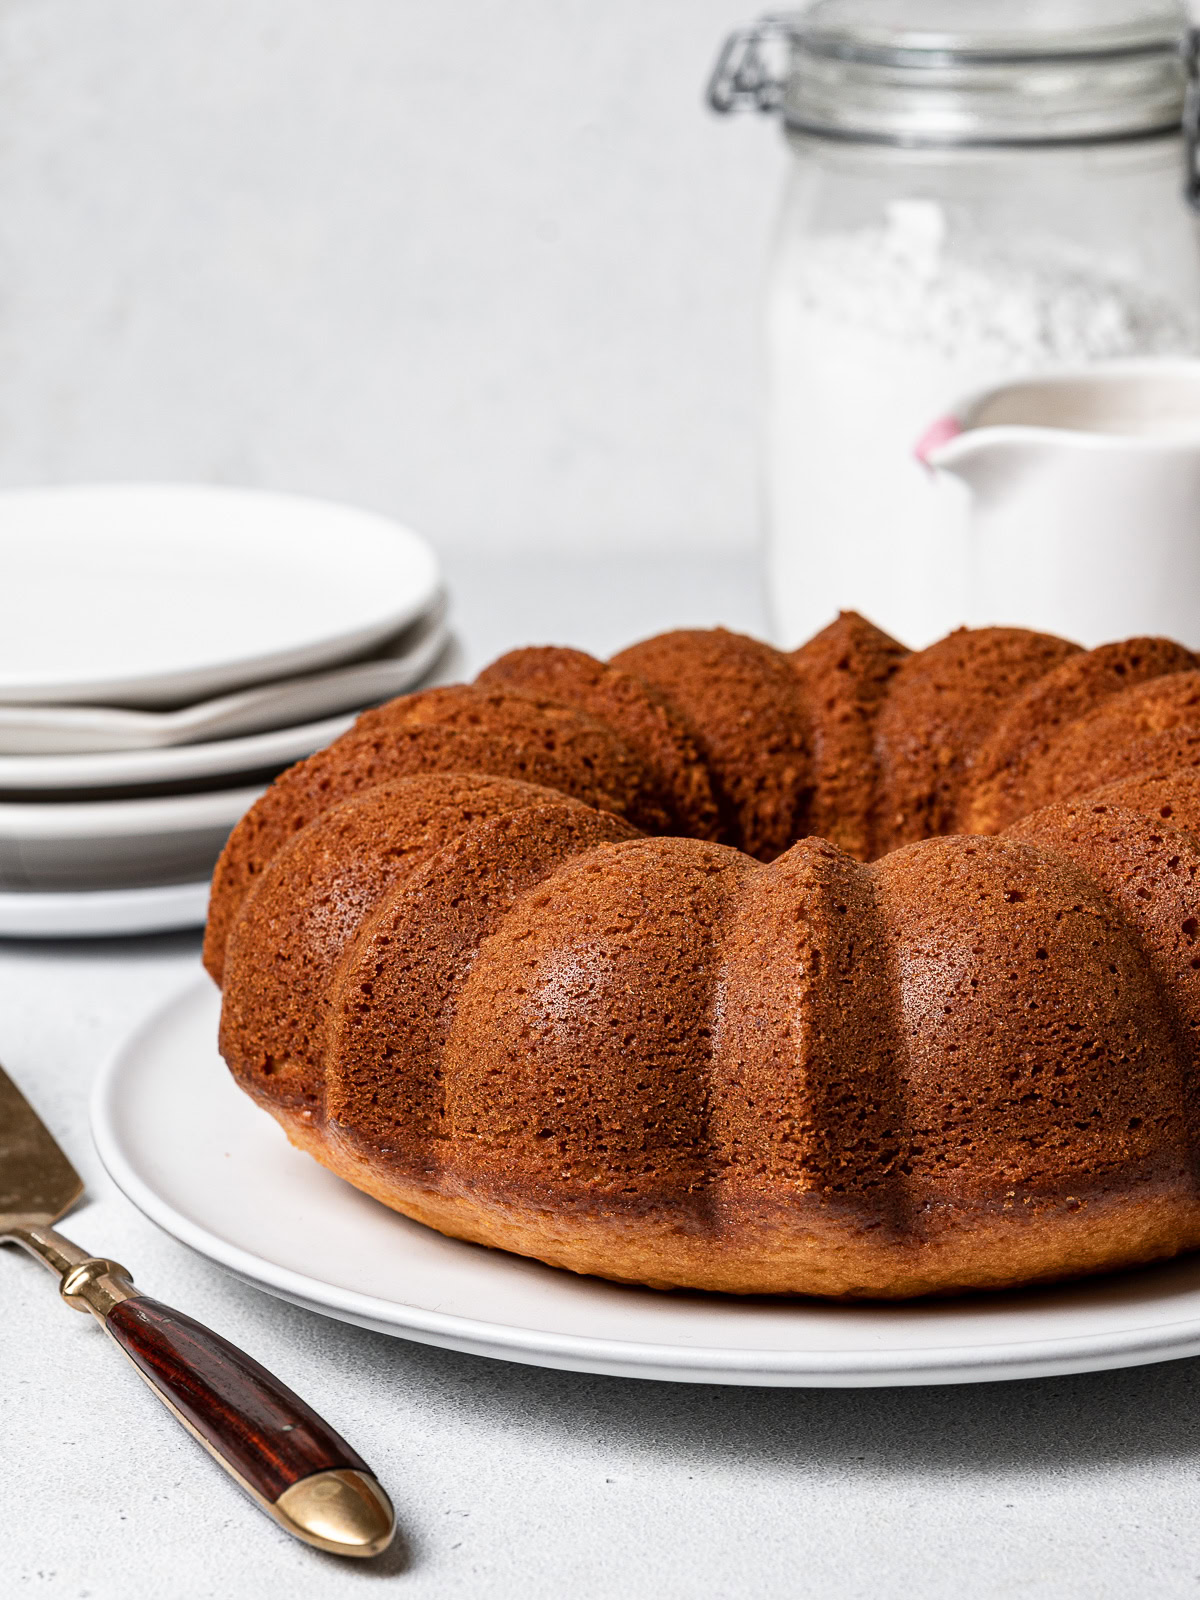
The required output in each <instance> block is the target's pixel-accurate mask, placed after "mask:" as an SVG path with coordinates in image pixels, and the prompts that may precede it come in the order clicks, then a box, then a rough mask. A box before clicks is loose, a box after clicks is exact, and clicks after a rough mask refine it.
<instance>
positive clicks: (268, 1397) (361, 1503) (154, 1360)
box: [104, 1294, 395, 1555]
mask: <svg viewBox="0 0 1200 1600" xmlns="http://www.w3.org/2000/svg"><path fill="white" fill-rule="evenodd" d="M104 1325H105V1327H106V1329H107V1331H108V1332H109V1333H110V1334H111V1335H112V1337H113V1339H115V1341H116V1342H117V1344H119V1345H120V1346H121V1348H122V1350H124V1352H125V1354H126V1355H127V1356H128V1357H129V1359H130V1360H131V1361H132V1362H133V1364H134V1365H135V1366H136V1367H137V1369H138V1371H139V1372H140V1373H141V1375H142V1377H143V1378H145V1380H146V1382H147V1383H148V1384H149V1385H150V1387H151V1388H152V1389H153V1390H154V1391H155V1392H156V1394H157V1395H158V1396H159V1398H160V1399H161V1400H162V1401H163V1402H164V1404H166V1405H167V1406H168V1407H169V1408H170V1410H171V1411H173V1412H174V1413H175V1415H176V1416H177V1417H178V1418H179V1420H180V1421H181V1422H182V1423H183V1424H184V1426H185V1427H186V1428H187V1429H188V1430H189V1431H190V1432H191V1433H193V1434H194V1435H195V1436H196V1438H198V1439H199V1440H200V1442H201V1443H202V1444H203V1445H204V1446H205V1447H206V1449H208V1450H209V1451H210V1452H211V1454H212V1455H213V1456H215V1457H216V1459H217V1460H218V1461H219V1462H220V1463H221V1464H222V1466H224V1467H225V1469H226V1470H227V1471H228V1472H229V1473H230V1474H231V1475H232V1476H233V1477H234V1478H236V1479H237V1481H238V1482H239V1483H240V1484H241V1485H242V1487H243V1488H244V1489H246V1490H247V1491H248V1492H249V1493H250V1494H251V1495H252V1496H253V1498H254V1499H255V1500H256V1501H257V1502H258V1503H259V1505H261V1506H262V1507H263V1509H264V1510H265V1511H267V1512H268V1513H269V1514H270V1515H271V1516H272V1517H274V1518H275V1520H276V1521H277V1522H280V1523H281V1524H282V1525H283V1526H284V1527H286V1528H287V1529H288V1531H289V1532H290V1533H294V1534H296V1535H297V1537H299V1538H302V1539H305V1540H307V1542H308V1543H310V1544H316V1545H318V1546H319V1547H320V1548H321V1549H325V1550H333V1551H335V1552H337V1553H338V1554H341V1555H377V1554H378V1553H379V1551H380V1550H383V1549H385V1548H386V1547H387V1545H388V1543H389V1542H390V1541H391V1537H392V1533H393V1531H394V1525H395V1524H394V1518H393V1515H392V1508H391V1505H390V1503H389V1501H388V1498H387V1496H386V1495H385V1494H384V1492H383V1490H382V1489H381V1488H380V1486H379V1484H378V1483H377V1481H376V1479H375V1477H374V1474H373V1473H372V1472H371V1469H370V1468H369V1467H368V1466H367V1464H366V1462H365V1461H364V1460H363V1459H362V1457H361V1456H360V1455H359V1454H358V1453H357V1452H356V1451H354V1450H352V1449H351V1448H350V1446H349V1445H348V1444H347V1443H346V1441H345V1440H344V1439H342V1438H341V1437H340V1436H339V1435H338V1434H336V1433H335V1432H334V1431H333V1429H332V1428H331V1427H330V1426H329V1425H328V1423H326V1422H323V1421H322V1419H321V1418H320V1417H319V1416H318V1415H317V1413H316V1412H315V1411H313V1410H312V1408H311V1407H310V1406H307V1405H305V1403H304V1401H303V1400H301V1399H300V1397H299V1395H297V1394H293V1392H292V1391H291V1390H290V1389H289V1388H288V1387H287V1386H286V1384H283V1383H280V1381H279V1379H278V1378H275V1377H273V1376H272V1375H271V1373H269V1372H268V1371H267V1370H266V1368H265V1367H262V1366H260V1365H259V1364H258V1362H257V1361H254V1360H253V1359H252V1358H251V1357H250V1356H248V1355H246V1353H245V1352H244V1351H242V1350H239V1349H238V1348H237V1346H236V1345H232V1344H230V1343H229V1341H228V1340H227V1339H222V1338H221V1336H220V1335H219V1334H216V1333H213V1332H212V1331H211V1330H210V1329H208V1328H206V1327H204V1326H203V1324H201V1323H199V1322H196V1321H194V1320H193V1318H191V1317H188V1316H185V1315H184V1313H183V1312H181V1311H174V1310H172V1309H171V1307H170V1306H164V1305H162V1304H160V1302H159V1301H157V1300H152V1299H150V1298H149V1297H148V1296H146V1295H141V1294H134V1295H132V1296H130V1298H128V1299H125V1300H120V1301H118V1302H117V1304H115V1305H113V1306H112V1308H111V1310H109V1311H108V1314H107V1316H106V1317H105V1319H104Z"/></svg>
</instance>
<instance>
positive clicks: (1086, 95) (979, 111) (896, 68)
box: [709, 0, 1189, 146]
mask: <svg viewBox="0 0 1200 1600" xmlns="http://www.w3.org/2000/svg"><path fill="white" fill-rule="evenodd" d="M901 9H902V11H903V15H902V17H901V16H898V15H897V12H898V11H900V10H901ZM1188 37H1189V34H1188V17H1187V11H1186V9H1185V8H1184V5H1183V4H1182V3H1181V0H1005V3H1004V4H1003V5H999V4H997V3H996V0H919V3H913V4H907V5H905V6H904V7H903V8H899V7H897V6H896V5H895V3H894V0H817V3H816V4H815V5H813V6H811V7H810V8H809V9H808V10H806V11H803V12H798V13H789V14H784V15H776V16H769V17H765V18H763V19H762V21H761V22H759V23H758V24H757V25H756V26H755V27H753V28H748V29H744V30H741V31H740V32H739V33H736V34H734V35H733V36H732V37H731V38H730V39H729V41H728V42H727V44H726V46H725V50H724V52H723V54H722V57H721V61H720V62H719V63H718V67H717V71H716V73H715V74H714V77H713V80H712V83H711V85H710V89H709V97H710V100H711V102H712V104H713V105H714V106H715V107H716V109H717V110H721V111H727V110H735V109H738V108H739V107H743V106H747V105H752V106H754V107H756V108H757V109H760V110H780V111H781V112H782V114H783V118H784V121H785V123H786V124H787V126H788V128H789V129H792V130H794V131H797V132H801V133H807V134H813V135H818V136H823V137H826V138H842V139H860V140H874V141H882V142H885V143H895V144H905V145H935V146H936V145H993V144H1059V143H1064V144H1074V143H1081V142H1091V141H1109V140H1117V139H1130V138H1147V137H1153V136H1156V135H1162V134H1165V133H1172V132H1175V131H1177V130H1178V129H1179V126H1180V123H1181V120H1182V116H1183V107H1184V96H1185V90H1186V86H1187V68H1186V65H1185V51H1184V44H1185V41H1186V40H1187V39H1188Z"/></svg>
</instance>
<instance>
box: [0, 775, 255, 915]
mask: <svg viewBox="0 0 1200 1600" xmlns="http://www.w3.org/2000/svg"><path fill="white" fill-rule="evenodd" d="M262 790H263V786H262V785H261V784H257V785H255V786H254V787H253V788H240V789H217V790H215V791H212V792H209V793H204V794H173V795H165V796H161V797H159V796H155V797H154V798H153V799H146V800H91V801H82V802H79V803H71V804H66V805H63V804H59V803H58V802H56V801H51V802H45V803H40V804H39V803H34V804H15V805H9V804H0V888H2V889H4V890H7V891H17V892H24V891H42V892H46V891H59V892H61V891H64V890H71V891H79V890H98V889H140V888H153V887H158V886H160V885H167V884H181V883H182V884H191V883H196V882H198V881H199V880H200V879H202V878H203V879H207V878H208V877H209V876H210V875H211V873H212V869H213V866H214V865H215V863H216V859H217V857H218V856H219V855H220V853H221V847H222V845H223V844H224V843H225V840H226V839H227V838H228V837H229V833H230V830H231V829H232V828H233V827H234V825H235V823H237V822H238V821H239V820H240V818H241V817H242V816H243V815H244V814H245V813H246V812H247V811H248V810H249V809H250V807H251V806H252V805H253V804H254V802H255V800H257V799H258V797H259V795H260V794H261V793H262Z"/></svg>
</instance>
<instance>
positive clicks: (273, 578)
mask: <svg viewBox="0 0 1200 1600" xmlns="http://www.w3.org/2000/svg"><path fill="white" fill-rule="evenodd" d="M447 650H448V635H447V631H446V623H445V600H444V597H443V595H442V591H441V588H440V583H439V576H438V568H437V562H436V560H435V558H434V555H433V552H432V551H431V550H430V549H429V547H428V546H427V545H426V544H425V543H424V542H423V541H422V540H420V539H418V538H417V537H416V535H415V534H413V533H411V532H409V531H408V530H407V529H406V528H402V527H400V526H399V525H398V524H396V523H394V522H391V521H389V520H388V519H387V518H384V517H381V516H376V515H374V514H372V513H369V512H365V511H358V510H352V509H350V508H348V507H345V506H338V505H331V504H328V503H325V502H322V501H318V500H308V499H302V498H300V497H297V496H291V495H279V494H267V493H261V492H257V491H248V490H235V489H220V488H211V487H199V486H190V485H155V484H134V485H125V484H110V485H101V486H95V487H90V486H89V487H80V488H62V489H31V490H14V491H7V492H2V493H0V935H8V936H23V937H39V936H40V937H58V936H64V935H72V934H78V935H90V934H107V933H134V932H151V931H157V930H161V929H166V928H179V927H187V926H192V925H195V924H198V923H200V922H202V921H203V918H204V910H205V905H206V902H207V896H208V880H209V877H210V874H211V872H212V868H213V864H214V863H215V861H216V858H217V855H218V854H219V852H220V849H221V846H222V844H223V843H224V841H225V838H226V837H227V835H228V833H229V831H230V829H231V828H232V827H233V825H234V824H235V823H236V822H237V820H238V818H239V817H240V816H241V815H242V814H243V812H244V811H245V810H246V809H247V807H248V806H249V805H250V804H251V803H252V802H253V801H254V799H255V798H256V797H257V796H258V795H259V794H260V793H261V792H262V790H263V788H264V787H265V786H266V784H267V783H268V782H269V781H270V779H271V778H272V777H273V776H274V775H275V774H276V773H277V772H279V771H281V770H282V769H283V768H284V767H286V766H289V765H290V764H291V763H292V762H293V761H297V760H299V759H300V758H301V757H303V756H306V755H309V754H311V753H312V752H313V751H314V750H317V749H319V748H320V747H321V746H322V745H324V744H328V743H329V741H330V740H331V739H333V738H336V736H337V735H338V734H339V733H341V732H342V731H343V730H344V729H345V728H347V727H348V726H349V725H350V723H351V722H352V721H353V718H354V715H355V713H356V712H357V711H359V710H361V709H362V708H363V707H364V706H368V705H374V704H377V703H378V702H380V701H382V700H387V699H390V698H391V697H392V696H393V695H396V694H400V693H402V692H403V691H404V690H406V689H410V688H412V687H414V686H415V685H416V684H417V683H419V682H421V681H422V680H423V679H427V678H428V677H429V676H430V674H431V673H433V672H434V671H435V669H437V668H439V667H441V668H442V669H443V670H444V668H445V665H446V656H447Z"/></svg>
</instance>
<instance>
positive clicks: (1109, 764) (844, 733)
mask: <svg viewBox="0 0 1200 1600" xmlns="http://www.w3.org/2000/svg"><path fill="white" fill-rule="evenodd" d="M205 961H206V965H207V966H208V969H209V971H210V972H211V974H212V976H213V977H214V978H215V979H216V981H217V982H218V983H220V984H221V985H222V988H223V1006H222V1017H221V1041H220V1042H221V1050H222V1053H223V1054H224V1057H225V1059H226V1061H227V1062H228V1064H229V1067H230V1069H231V1071H232V1072H233V1074H234V1076H235V1078H236V1079H237V1081H238V1083H239V1084H240V1085H241V1086H242V1087H243V1088H244V1089H245V1090H246V1091H247V1092H248V1093H249V1094H251V1095H252V1096H253V1097H254V1099H255V1100H256V1101H257V1102H258V1103H259V1104H260V1105H261V1106H264V1107H265V1108H266V1109H267V1110H268V1111H270V1112H271V1113H272V1114H273V1115H274V1116H275V1117H276V1118H277V1119H278V1120H279V1122H280V1123H281V1124H282V1125H283V1127H284V1128H285V1130H286V1131H287V1133H288V1136H289V1137H290V1138H291V1139H292V1141H293V1142H294V1143H295V1144H297V1145H299V1146H300V1147H301V1148H302V1149H305V1150H307V1151H309V1152H311V1154H313V1155H314V1156H316V1158H317V1159H318V1160H319V1161H321V1162H323V1163H324V1164H325V1165H326V1166H327V1167H329V1168H330V1169H331V1170H332V1171H333V1172H335V1173H338V1174H339V1175H340V1176H342V1177H343V1178H346V1179H348V1180H349V1181H350V1182H351V1183H353V1184H356V1185H357V1186H358V1187H359V1188H361V1189H364V1190H366V1191H367V1192H368V1193H369V1194H372V1195H374V1196H376V1197H377V1198H378V1199H380V1200H382V1201H383V1202H385V1203H386V1204H387V1205H389V1206H393V1207H395V1208H396V1209H397V1210H399V1211H402V1212H404V1213H406V1214H407V1215H408V1216H410V1217H414V1218H417V1219H418V1220H419V1221H421V1222H424V1223H428V1224H429V1225H430V1226H432V1227H434V1228H439V1229H441V1230H442V1231H443V1232H444V1233H448V1234H452V1235H455V1236H457V1237H459V1238H463V1239H470V1240H475V1241H478V1242H480V1243H483V1244H488V1245H494V1246H499V1247H502V1248H504V1249H507V1250H513V1251H517V1252H520V1253H522V1254H524V1255H528V1256H534V1257H538V1258H540V1259H541V1260H543V1261H546V1262H550V1263H552V1264H554V1265H556V1266H561V1267H568V1268H572V1269H574V1270H575V1271H577V1272H587V1273H595V1274H599V1275H600V1276H603V1277H608V1278H614V1279H618V1280H623V1281H629V1282H636V1283H644V1284H650V1285H653V1286H655V1287H660V1288H666V1287H693V1288H700V1289H712V1290H725V1291H731V1292H736V1293H771V1294H776V1293H802V1294H816V1295H827V1296H839V1297H852V1296H859V1297H863V1296H875V1297H906V1296H915V1295H922V1294H930V1293H945V1292H949V1291H953V1290H958V1289H966V1288H1001V1287H1006V1286H1011V1285H1016V1284H1029V1283H1036V1282H1045V1281H1051V1280H1058V1279H1065V1278H1069V1277H1072V1276H1076V1275H1079V1274H1083V1273H1089V1272H1097V1271H1101V1270H1104V1269H1108V1268H1115V1267H1121V1266H1127V1265H1131V1264H1136V1263H1144V1262H1149V1261H1154V1260H1160V1259H1163V1258H1165V1257H1168V1256H1172V1255H1174V1254H1176V1253H1178V1252H1179V1251H1182V1250H1188V1249H1193V1248H1196V1247H1198V1246H1200V662H1198V661H1197V659H1196V657H1194V656H1193V655H1192V654H1191V652H1190V651H1188V650H1186V649H1184V648H1183V647H1182V646H1181V645H1177V644H1173V643H1171V642H1169V641H1167V640H1163V639H1131V640H1126V641H1124V642H1123V643H1119V644H1111V645H1105V646H1103V647H1101V648H1100V649H1097V650H1088V651H1085V650H1082V649H1080V648H1079V647H1078V646H1076V645H1073V644H1070V643H1068V642H1067V641H1066V640H1063V639H1056V638H1050V637H1048V636H1046V635H1044V634H1037V633H1031V632H1028V631H1025V630H1023V629H1018V628H984V629H978V630H965V629H963V630H959V631H958V632H956V633H953V634H951V635H950V637H949V638H947V639H944V640H942V641H941V642H940V643H938V644H935V645H933V646H931V647H930V648H929V649H927V650H923V651H920V652H919V653H916V654H912V653H909V652H908V651H907V650H905V649H904V647H903V646H902V645H900V644H898V643H897V642H896V641H895V640H894V639H890V638H888V637H887V636H886V635H885V634H883V633H881V632H880V631H879V630H878V629H877V628H875V627H873V626H872V625H871V624H870V623H869V622H867V621H865V620H864V619H863V618H862V617H859V616H856V615H854V614H852V613H844V614H843V615H842V616H840V617H839V618H838V619H837V620H836V621H835V622H833V623H832V624H831V625H830V626H829V627H828V628H826V629H825V630H824V632H823V633H821V634H819V635H818V636H817V637H816V638H815V639H813V640H811V641H810V642H809V643H808V644H806V645H803V646H802V647H801V648H800V649H799V650H796V651H794V652H793V653H791V654H790V655H789V654H784V653H781V652H779V651H776V650H773V649H771V648H770V647H769V646H768V645H765V644H762V643H760V642H758V641H757V640H754V639H749V638H745V637H742V636H740V635H738V634H733V633H728V632H725V631H724V630H722V629H715V630H712V631H692V632H686V631H685V632H677V633H669V634H665V635H663V636H661V637H659V638H655V639H649V640H647V641H645V642H644V643H642V644H637V645H634V646H633V647H632V648H630V649H628V650H624V651H622V652H621V653H620V654H619V655H617V656H615V657H614V658H613V659H612V660H611V661H610V662H607V663H606V662H602V661H598V660H595V659H593V658H592V657H591V656H588V655H585V654H584V653H582V652H581V651H578V650H568V649H559V648H544V649H526V650H517V651H514V652H513V653H512V654H510V655H506V656H504V657H502V658H501V659H500V660H499V661H497V662H495V663H493V665H491V666H490V667H488V668H487V669H486V671H484V672H483V673H481V674H480V676H479V678H478V679H477V680H476V682H475V683H474V684H472V685H459V686H456V687H452V688H441V689H432V690H427V691H425V692H423V693H417V694H413V695H410V696H407V697H405V698H402V699H399V700H396V701H393V702H392V703H391V704H389V705H385V706H382V707H380V708H379V709H377V710H373V711H369V712H367V713H366V714H365V715H364V716H362V717H360V718H359V720H358V722H357V723H356V724H355V726H354V727H353V728H352V729H351V730H350V732H349V733H347V734H345V735H344V736H343V737H342V738H340V739H338V740H337V741H336V742H335V743H334V744H332V745H331V746H330V747H329V748H328V749H326V750H323V751H321V752H320V753H319V754H317V755H315V756H313V757H311V758H310V759H309V760H307V761H303V762H301V763H300V764H299V765H298V766H295V767H293V768H291V769H290V771H288V772H286V773H284V774H283V775H282V777H280V778H279V779H277V780H276V782H275V784H274V785H273V786H272V787H271V788H270V789H269V790H268V791H267V793H266V794H265V795H264V796H263V798H262V799H261V800H260V801H259V802H258V804H257V805H256V806H255V807H254V809H253V810H252V811H251V812H250V813H249V815H248V816H247V817H246V818H245V819H244V820H243V821H242V823H241V824H240V825H239V826H238V828H237V829H236V830H235V831H234V833H233V835H232V836H231V838H230V840H229V843H228V846H227V847H226V850H225V853H224V855H223V856H222V858H221V861H220V864H219V866H218V868H217V873H216V877H215V880H214V885H213V895H212V909H211V914H210V919H209V925H208V931H207V936H206V942H205Z"/></svg>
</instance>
